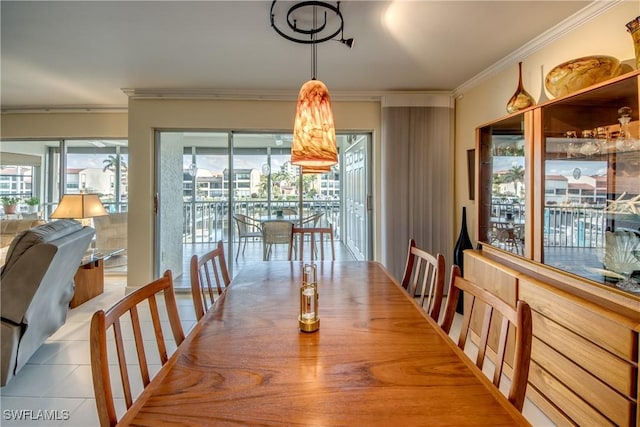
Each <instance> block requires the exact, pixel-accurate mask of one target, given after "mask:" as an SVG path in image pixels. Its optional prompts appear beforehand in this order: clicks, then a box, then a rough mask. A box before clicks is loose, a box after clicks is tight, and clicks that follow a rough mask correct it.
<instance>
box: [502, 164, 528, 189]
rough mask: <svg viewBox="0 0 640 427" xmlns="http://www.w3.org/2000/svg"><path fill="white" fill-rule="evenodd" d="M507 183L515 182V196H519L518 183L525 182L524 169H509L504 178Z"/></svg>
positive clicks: (517, 166) (520, 167)
mask: <svg viewBox="0 0 640 427" xmlns="http://www.w3.org/2000/svg"><path fill="white" fill-rule="evenodd" d="M504 181H505V182H513V189H514V194H515V195H516V196H517V195H518V183H522V182H524V168H523V167H522V166H519V165H515V166H513V167H512V168H511V169H509V170H508V171H507V173H506V175H505V177H504Z"/></svg>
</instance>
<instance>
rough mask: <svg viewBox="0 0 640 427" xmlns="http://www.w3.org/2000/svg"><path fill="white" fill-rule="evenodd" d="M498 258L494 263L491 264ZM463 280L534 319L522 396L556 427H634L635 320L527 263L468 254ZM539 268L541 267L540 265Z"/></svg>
mask: <svg viewBox="0 0 640 427" xmlns="http://www.w3.org/2000/svg"><path fill="white" fill-rule="evenodd" d="M496 255H497V256H496ZM464 263H465V264H464V271H465V277H468V278H470V279H471V280H474V281H476V282H477V283H479V284H480V285H482V286H484V287H485V288H487V289H488V290H489V291H491V292H493V293H495V294H496V295H498V296H499V297H501V298H502V299H504V300H505V301H507V302H509V303H511V304H514V305H515V303H516V301H517V300H518V299H522V300H525V301H527V302H528V303H529V305H530V306H531V309H532V311H533V335H534V339H533V346H532V354H531V359H532V361H531V369H530V372H529V388H528V390H527V396H528V397H529V398H530V399H531V400H532V401H533V402H534V403H535V404H536V405H538V406H539V407H540V408H541V409H542V410H543V411H544V412H545V413H546V414H547V415H548V416H549V417H550V418H551V419H552V420H553V421H554V422H556V423H557V424H558V425H582V426H596V425H597V426H607V425H620V426H635V425H639V424H640V418H639V417H640V411H639V409H638V384H639V383H640V381H639V378H638V352H639V340H638V334H639V332H640V327H639V325H640V312H639V311H638V310H637V309H636V308H635V306H634V303H633V301H631V303H630V304H620V303H618V300H619V296H615V298H611V299H607V298H603V297H602V293H601V292H600V293H598V292H593V293H590V292H588V288H585V287H573V286H571V280H565V281H562V280H559V277H558V273H551V274H550V275H548V274H547V272H545V271H544V270H541V269H540V268H537V267H536V265H535V264H532V265H531V266H528V265H527V263H526V262H525V261H523V262H521V263H520V264H518V263H515V264H509V262H505V260H501V259H499V254H497V253H492V251H491V250H488V251H486V250H485V251H466V252H465V260H464ZM538 267H539V265H538Z"/></svg>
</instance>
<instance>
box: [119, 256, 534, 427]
mask: <svg viewBox="0 0 640 427" xmlns="http://www.w3.org/2000/svg"><path fill="white" fill-rule="evenodd" d="M302 266H303V265H302V264H301V263H299V262H288V261H269V262H256V263H252V264H249V265H247V266H245V267H244V268H243V269H242V270H241V271H240V272H239V274H238V275H237V276H236V277H235V278H234V279H233V280H232V282H231V284H230V286H229V287H228V288H227V290H226V291H225V293H224V294H223V295H222V296H221V297H220V298H219V299H218V301H217V302H216V304H215V305H214V306H213V307H212V309H211V310H210V311H209V312H207V313H206V314H205V316H204V317H203V318H202V319H201V320H200V321H199V322H198V323H197V324H196V325H195V327H194V328H193V329H192V331H191V332H190V333H189V335H188V336H187V338H186V339H185V341H184V342H183V343H182V344H181V345H180V346H179V347H178V349H177V350H176V351H175V353H174V354H173V356H172V357H171V358H170V359H169V361H168V362H167V363H166V364H165V365H164V366H163V367H162V368H161V369H160V371H159V372H158V374H157V375H156V376H155V377H154V378H153V380H152V381H151V383H150V384H149V386H148V387H147V388H146V389H145V390H144V391H143V392H142V394H141V395H140V396H139V398H138V399H137V400H136V401H135V402H134V404H133V406H132V407H131V408H130V409H129V410H128V411H127V412H126V413H125V414H124V416H123V417H122V419H121V420H120V423H119V425H139V426H206V425H216V426H218V425H235V426H237V425H261V426H418V425H420V426H439V425H447V426H467V425H474V426H485V425H486V426H505V425H529V423H528V422H527V421H526V419H525V418H524V417H523V416H522V414H521V413H520V412H519V411H517V410H516V409H515V408H514V407H513V406H512V405H511V404H510V403H509V402H508V400H507V399H506V398H505V397H504V396H503V395H502V394H501V393H500V392H499V391H498V390H497V389H496V388H495V387H494V386H493V385H492V384H491V382H490V381H489V380H488V379H487V378H486V377H485V375H484V374H483V373H482V372H481V371H480V370H479V369H477V368H476V367H475V365H474V364H473V362H471V360H470V359H468V358H467V357H466V356H465V355H464V353H462V352H461V351H460V350H459V349H458V347H457V346H456V345H455V344H454V343H453V342H452V340H451V339H450V338H449V337H448V336H447V335H446V334H445V333H444V332H443V331H442V330H441V329H440V328H439V326H438V325H437V324H436V323H435V322H434V321H433V320H432V319H431V318H430V317H429V316H427V315H426V313H425V312H424V311H423V310H422V309H421V308H420V307H419V306H418V305H417V304H416V303H415V301H414V300H413V299H412V298H411V297H409V295H408V294H407V293H406V292H405V291H404V290H403V289H402V288H401V286H400V285H398V283H397V281H395V280H394V279H393V278H392V277H391V276H390V274H389V273H388V272H387V271H386V269H385V268H384V267H382V266H381V264H379V263H377V262H319V263H317V273H318V289H319V298H318V306H319V317H320V329H319V330H318V331H316V332H313V333H307V332H300V331H299V329H298V315H299V309H300V302H299V286H300V282H301V276H302Z"/></svg>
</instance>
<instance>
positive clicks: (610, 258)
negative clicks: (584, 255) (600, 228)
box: [604, 230, 640, 274]
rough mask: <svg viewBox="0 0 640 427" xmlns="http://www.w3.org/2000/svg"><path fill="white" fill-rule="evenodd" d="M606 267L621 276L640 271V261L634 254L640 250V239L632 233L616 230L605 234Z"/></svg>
mask: <svg viewBox="0 0 640 427" xmlns="http://www.w3.org/2000/svg"><path fill="white" fill-rule="evenodd" d="M605 243H606V246H605V255H604V266H605V268H606V269H607V270H610V271H614V272H616V273H620V274H631V273H632V272H633V271H635V270H640V260H639V259H638V258H636V256H635V255H634V252H635V251H637V250H638V249H640V237H638V236H637V235H636V234H635V233H634V232H632V231H621V230H616V231H614V232H611V231H607V232H606V233H605Z"/></svg>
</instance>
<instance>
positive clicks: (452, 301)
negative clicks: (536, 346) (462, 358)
mask: <svg viewBox="0 0 640 427" xmlns="http://www.w3.org/2000/svg"><path fill="white" fill-rule="evenodd" d="M460 291H462V292H464V295H465V297H466V304H465V306H464V317H463V319H462V326H461V329H460V335H459V337H458V347H460V348H461V349H462V350H465V347H466V345H467V340H468V337H469V336H470V335H471V333H472V330H471V319H472V317H473V316H474V314H473V313H474V312H475V311H477V310H479V312H478V314H480V317H476V318H480V319H482V324H481V330H479V331H474V333H475V334H476V335H475V337H476V338H477V340H476V341H477V343H476V344H477V350H478V353H477V357H476V366H478V368H480V369H483V368H484V365H485V363H484V362H485V360H486V359H488V358H489V357H488V354H487V353H488V352H489V353H492V355H493V356H494V357H493V359H494V360H493V363H494V370H493V380H492V381H493V384H494V385H495V386H496V387H497V388H498V389H499V388H500V381H501V379H502V372H503V368H504V364H505V363H509V362H510V363H511V367H512V375H511V387H510V389H509V394H508V398H509V401H510V402H511V403H512V404H513V406H515V407H516V409H518V410H519V411H522V406H523V405H524V400H525V396H526V392H527V382H528V377H529V364H530V360H531V340H532V323H531V308H530V307H529V304H527V303H526V302H525V301H523V300H520V301H518V302H517V304H516V308H515V309H514V308H513V307H512V306H511V305H509V304H507V303H506V302H504V301H503V300H501V299H500V298H498V297H497V296H495V295H493V294H492V293H490V292H488V291H486V290H485V289H483V288H481V287H480V286H478V285H477V284H475V283H473V282H471V281H470V280H467V279H464V278H463V277H462V276H461V275H460V268H459V267H458V266H456V265H454V266H453V268H452V270H451V281H450V287H449V294H448V297H447V307H446V311H445V314H444V319H443V320H442V329H444V331H445V332H446V333H447V334H448V333H449V332H450V331H451V326H452V324H453V319H454V317H455V313H456V306H457V305H458V298H459V297H460V294H461V292H460ZM496 313H498V316H495V314H496ZM496 317H497V318H496ZM510 325H511V326H510ZM492 327H494V328H495V327H497V328H498V330H497V331H498V334H497V336H498V343H497V349H491V348H490V347H489V336H490V329H491V328H492ZM514 332H515V350H514V354H513V360H512V361H508V360H505V358H506V354H507V342H508V337H509V333H514ZM477 334H479V335H477Z"/></svg>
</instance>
